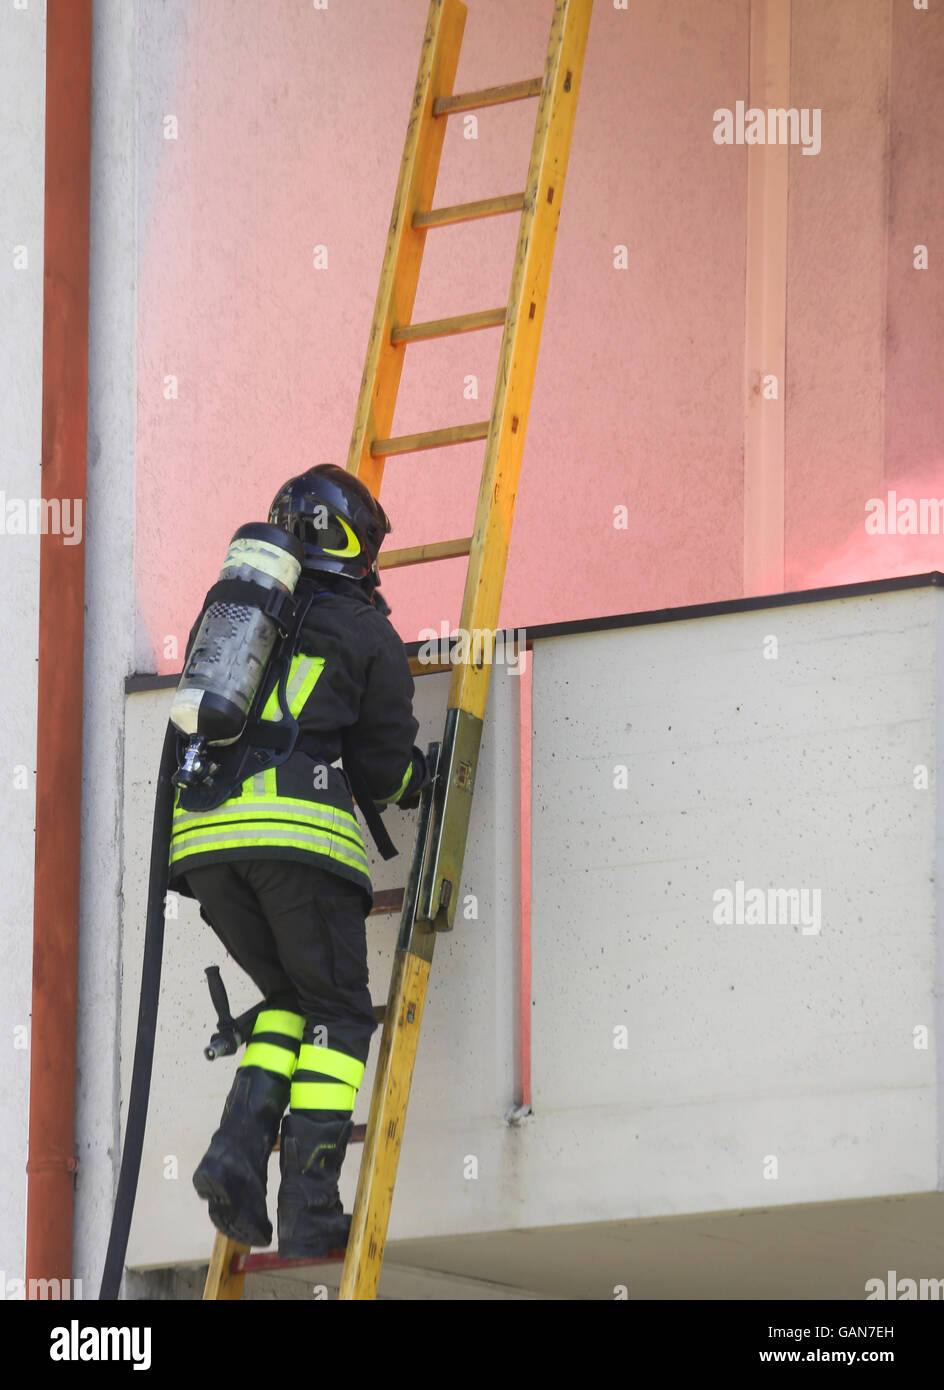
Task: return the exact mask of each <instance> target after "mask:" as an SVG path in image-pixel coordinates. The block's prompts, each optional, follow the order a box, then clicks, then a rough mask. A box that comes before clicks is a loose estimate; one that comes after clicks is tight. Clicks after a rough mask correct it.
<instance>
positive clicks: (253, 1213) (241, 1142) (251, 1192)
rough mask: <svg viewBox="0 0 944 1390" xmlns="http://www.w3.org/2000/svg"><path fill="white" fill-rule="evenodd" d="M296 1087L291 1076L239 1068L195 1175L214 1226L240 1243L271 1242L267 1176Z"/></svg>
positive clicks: (194, 1179)
mask: <svg viewBox="0 0 944 1390" xmlns="http://www.w3.org/2000/svg"><path fill="white" fill-rule="evenodd" d="M291 1088H292V1083H291V1081H290V1080H289V1078H288V1077H287V1076H276V1075H275V1074H274V1073H273V1072H268V1071H263V1070H262V1068H261V1067H238V1068H237V1070H236V1077H235V1080H234V1081H233V1085H232V1089H231V1090H230V1093H229V1095H228V1096H227V1097H226V1104H225V1105H224V1107H223V1118H222V1119H221V1121H220V1127H219V1129H218V1130H217V1131H216V1133H215V1134H214V1136H213V1138H212V1139H211V1140H210V1147H209V1148H208V1149H207V1151H206V1153H205V1154H204V1156H203V1159H202V1160H201V1162H200V1165H199V1167H198V1168H197V1170H196V1172H195V1173H194V1175H193V1185H194V1187H195V1188H196V1190H197V1193H198V1194H199V1196H201V1197H202V1198H203V1199H204V1201H207V1202H209V1204H210V1220H211V1221H212V1222H213V1225H214V1226H215V1227H216V1229H217V1230H218V1231H222V1233H223V1235H224V1236H229V1238H230V1240H235V1241H238V1242H239V1244H240V1245H250V1246H252V1245H268V1244H269V1243H270V1241H271V1240H272V1223H271V1221H270V1220H269V1214H268V1211H267V1210H266V1177H267V1175H268V1167H269V1155H270V1154H271V1152H272V1149H273V1146H274V1144H275V1140H276V1136H277V1135H278V1132H279V1120H280V1119H281V1118H282V1114H283V1112H284V1110H285V1107H286V1105H288V1101H289V1095H290V1094H291Z"/></svg>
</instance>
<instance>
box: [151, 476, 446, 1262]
mask: <svg viewBox="0 0 944 1390" xmlns="http://www.w3.org/2000/svg"><path fill="white" fill-rule="evenodd" d="M269 522H270V523H271V524H273V525H275V526H279V527H282V528H283V529H285V530H286V531H288V532H289V533H290V534H292V535H294V536H296V537H297V538H298V539H299V540H300V541H301V542H302V543H303V545H304V550H305V558H304V561H303V567H302V572H301V575H300V577H299V579H298V583H297V585H296V590H295V598H296V600H297V601H301V600H304V601H305V602H306V603H307V607H306V608H305V611H304V616H303V617H302V619H301V621H300V622H299V623H298V624H297V628H296V630H295V631H294V632H292V633H290V634H289V636H288V639H287V640H288V642H289V644H290V645H289V652H290V666H289V667H288V669H287V674H285V675H283V677H282V680H281V685H279V684H278V669H277V668H276V670H275V672H274V673H272V674H271V675H268V674H267V676H266V677H265V678H264V684H263V687H262V691H261V694H260V698H259V700H258V702H257V704H256V706H255V708H256V709H258V710H259V711H261V713H260V715H259V716H257V717H255V718H254V717H253V716H250V720H249V722H248V724H247V726H246V729H245V730H244V732H243V734H242V736H241V738H240V740H239V750H238V751H239V752H240V758H239V759H236V760H235V761H234V759H232V758H231V759H229V765H230V766H232V765H238V766H239V768H240V771H241V773H243V780H242V781H241V782H240V783H239V784H238V785H234V786H232V788H229V787H227V791H228V792H229V795H228V796H227V798H226V799H225V800H224V801H223V802H222V804H220V805H218V806H217V807H216V809H214V810H206V811H201V810H199V809H198V810H192V809H190V810H188V809H186V798H184V796H183V794H182V793H181V792H178V794H177V796H176V798H175V808H174V819H173V828H172V835H171V849H170V886H171V887H172V888H176V889H177V891H179V892H181V893H182V894H184V895H185V896H188V897H193V898H195V899H197V901H198V902H199V903H200V915H201V917H202V918H203V919H204V921H206V922H207V923H208V924H209V926H210V927H211V928H212V929H213V931H214V932H215V933H216V935H217V936H218V937H219V939H220V940H221V941H222V943H223V945H224V946H225V947H226V949H227V950H228V952H229V953H230V955H231V956H232V957H233V959H234V960H235V961H236V963H237V964H238V965H239V966H240V967H241V968H242V970H244V971H245V973H246V974H247V975H248V976H249V977H250V978H251V979H252V981H253V982H254V984H255V985H256V986H257V988H258V989H259V991H260V993H261V995H262V998H263V1005H262V1007H261V1009H260V1012H259V1014H258V1016H257V1018H256V1021H255V1024H254V1028H253V1032H252V1036H251V1038H250V1039H249V1042H248V1045H247V1047H246V1051H245V1053H244V1055H243V1058H242V1060H241V1062H240V1064H239V1066H238V1067H237V1070H236V1077H235V1080H234V1082H233V1085H232V1088H231V1090H230V1093H229V1096H228V1097H227V1100H226V1103H225V1106H224V1109H223V1115H222V1119H221V1121H220V1126H219V1128H218V1129H217V1131H216V1133H215V1134H214V1136H213V1138H212V1140H211V1142H210V1146H209V1148H208V1149H207V1152H206V1154H205V1155H204V1157H203V1159H202V1160H201V1162H200V1164H199V1166H198V1167H197V1169H196V1172H195V1173H194V1178H193V1181H194V1186H195V1188H196V1190H197V1193H198V1194H199V1195H200V1197H201V1198H203V1199H204V1200H206V1201H207V1202H208V1203H209V1214H210V1219H211V1221H212V1222H213V1224H214V1225H215V1226H216V1228H217V1229H218V1230H219V1231H222V1232H223V1233H224V1235H227V1236H229V1237H230V1238H231V1239H233V1240H236V1241H238V1242H240V1243H241V1244H244V1245H250V1246H265V1245H268V1244H269V1243H270V1242H271V1240H272V1225H271V1222H270V1220H269V1216H268V1211H267V1206H266V1178H267V1170H268V1160H269V1155H270V1153H271V1151H272V1148H273V1146H274V1143H275V1140H276V1137H277V1136H278V1134H279V1125H280V1122H281V1142H280V1154H279V1160H280V1169H281V1183H280V1187H279V1195H278V1250H279V1256H280V1258H282V1259H303V1258H309V1257H315V1256H318V1255H324V1254H327V1253H329V1252H330V1251H332V1250H336V1249H339V1248H341V1247H343V1246H344V1244H345V1243H346V1241H347V1237H348V1232H349V1229H350V1220H351V1218H350V1216H349V1215H346V1214H345V1213H344V1211H343V1208H342V1205H341V1201H340V1197H339V1193H338V1174H339V1172H340V1169H341V1165H342V1163H343V1161H344V1156H345V1150H346V1147H347V1143H348V1140H349V1138H350V1134H351V1130H352V1128H353V1126H352V1123H351V1116H352V1112H353V1109H354V1100H355V1096H356V1093H357V1089H358V1087H359V1085H360V1083H361V1079H362V1077H363V1074H364V1068H365V1064H366V1061H367V1056H368V1051H369V1047H370V1039H371V1036H372V1034H373V1032H374V1030H375V1029H376V1027H377V1022H376V1019H375V1018H374V1013H373V1006H372V1003H371V997H370V993H369V991H368V971H367V936H366V917H367V914H368V913H369V912H370V908H371V904H372V901H373V896H372V887H371V878H370V873H369V869H368V861H367V854H366V850H365V847H364V841H363V838H362V835H361V831H360V827H359V825H358V822H357V819H356V818H355V815H354V803H355V801H356V802H357V805H358V806H359V807H360V809H361V811H362V814H363V815H364V818H365V820H366V821H367V824H368V827H369V828H370V829H371V831H372V833H373V835H374V838H375V840H377V843H378V846H379V847H380V849H381V851H382V852H383V853H384V854H385V857H390V855H391V854H393V853H395V852H396V851H395V850H394V848H393V846H392V844H391V843H390V841H389V837H388V836H387V835H386V832H385V830H384V828H383V824H382V822H381V820H380V816H379V814H378V810H379V809H383V808H385V807H386V806H387V805H390V804H394V805H397V806H399V807H401V808H404V809H411V808H413V807H415V806H416V805H417V804H418V802H419V794H420V792H421V790H422V789H423V788H424V787H425V786H426V785H427V783H428V780H429V778H428V772H427V767H426V760H425V758H424V756H423V753H422V752H421V751H420V749H419V748H418V747H416V745H415V743H414V740H415V737H416V733H417V730H418V727H419V726H418V723H417V721H416V719H415V718H414V716H413V709H412V701H413V693H414V688H413V680H412V677H411V674H410V669H409V664H408V661H407V657H406V652H405V650H404V647H403V643H402V642H401V640H400V638H399V636H398V635H397V633H396V631H395V629H394V628H393V626H392V624H391V623H390V622H389V621H388V617H387V615H388V614H389V612H390V610H389V608H388V607H387V605H386V603H385V602H384V600H383V598H382V596H381V595H380V594H379V593H378V591H377V589H378V585H379V582H380V581H379V574H378V570H377V553H378V551H379V549H380V546H381V545H382V543H383V540H384V537H385V536H386V535H387V534H388V533H389V531H390V522H389V520H388V519H387V516H386V513H385V512H384V510H383V508H382V507H381V506H380V503H379V502H378V501H377V500H376V499H375V498H374V497H373V495H372V494H371V493H370V491H369V489H368V488H366V487H365V486H364V484H363V483H362V482H360V480H359V479H357V478H356V477H355V476H354V475H353V474H351V473H348V472H346V471H345V470H344V469H342V468H339V467H337V466H336V465H334V464H319V465H318V466H317V467H315V468H312V469H309V470H308V471H307V472H306V473H303V474H301V475H300V476H299V477H296V478H293V479H290V480H289V482H287V483H286V484H285V485H284V487H282V488H281V489H280V490H279V492H278V494H277V495H276V497H275V499H274V501H273V503H272V508H271V511H270V514H269ZM199 622H200V619H199V618H198V620H197V623H196V624H195V625H194V629H193V630H192V632H191V634H190V643H191V644H192V643H193V640H194V636H195V635H196V632H197V630H198V627H199ZM189 651H190V647H189V645H188V655H189ZM280 692H281V694H280ZM283 702H284V703H287V705H288V709H287V710H286V709H285V708H284V707H283ZM280 718H281V720H282V721H283V722H284V720H285V719H286V718H290V719H294V720H296V721H297V725H298V735H297V741H296V742H295V744H294V747H293V750H292V752H291V753H290V755H289V756H287V757H286V758H284V760H283V761H281V762H280V763H279V765H278V766H267V767H266V768H265V770H261V771H255V772H253V771H252V769H251V759H250V773H249V775H245V773H244V770H245V767H246V762H245V756H244V755H245V741H246V740H248V741H249V743H250V744H252V743H253V742H254V741H255V742H258V743H259V745H260V747H261V748H262V749H263V750H265V748H266V747H271V745H272V742H273V740H272V739H271V738H268V739H267V738H266V730H267V721H270V724H269V728H270V729H271V727H272V724H271V721H275V720H279V719H280ZM223 751H224V753H225V752H226V751H227V750H223ZM259 757H260V761H262V762H264V761H266V756H265V753H264V751H263V753H261V754H260V755H259ZM339 759H343V770H342V769H340V768H337V767H335V766H334V765H333V764H335V763H336V762H337V761H338V760H339ZM226 768H227V759H226V758H225V757H223V758H221V772H220V774H218V775H219V776H222V777H224V778H225V776H226ZM218 798H219V788H218V787H217V800H218ZM191 804H193V803H191ZM286 1106H288V1107H289V1108H288V1112H287V1113H285V1111H286Z"/></svg>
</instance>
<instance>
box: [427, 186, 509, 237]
mask: <svg viewBox="0 0 944 1390" xmlns="http://www.w3.org/2000/svg"><path fill="white" fill-rule="evenodd" d="M523 207H524V194H523V193H503V194H502V195H501V197H499V198H482V199H480V200H479V202H477V203H456V204H455V206H454V207H451V208H431V209H430V211H429V212H414V214H413V223H412V225H413V227H414V228H417V227H451V226H452V225H453V224H454V223H456V222H473V221H474V220H475V219H476V218H477V217H499V216H501V214H502V213H504V212H520V211H521V209H522V208H523Z"/></svg>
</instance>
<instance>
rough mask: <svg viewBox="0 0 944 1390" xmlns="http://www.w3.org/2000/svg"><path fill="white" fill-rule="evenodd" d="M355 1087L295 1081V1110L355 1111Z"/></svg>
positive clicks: (293, 1096)
mask: <svg viewBox="0 0 944 1390" xmlns="http://www.w3.org/2000/svg"><path fill="white" fill-rule="evenodd" d="M355 1095H356V1092H355V1090H354V1087H353V1086H335V1085H333V1084H330V1083H328V1082H327V1081H293V1082H292V1096H291V1107H292V1109H293V1110H353V1109H354V1097H355Z"/></svg>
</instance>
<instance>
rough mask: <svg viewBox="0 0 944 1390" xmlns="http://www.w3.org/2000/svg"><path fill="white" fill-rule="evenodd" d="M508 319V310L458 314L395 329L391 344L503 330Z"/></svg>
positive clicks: (486, 310) (484, 310)
mask: <svg viewBox="0 0 944 1390" xmlns="http://www.w3.org/2000/svg"><path fill="white" fill-rule="evenodd" d="M507 317H508V308H507V306H506V305H504V304H503V305H502V306H501V308H500V309H482V310H481V311H480V312H479V313H476V314H457V315H456V317H455V318H451V319H430V321H429V322H428V323H408V324H406V325H405V326H404V327H403V328H395V329H394V330H393V332H392V333H391V334H390V341H391V343H418V342H420V341H421V340H422V339H424V338H448V337H450V336H451V335H452V334H454V333H474V332H475V331H476V329H479V328H501V327H502V325H503V324H504V322H505V319H506V318H507Z"/></svg>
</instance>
